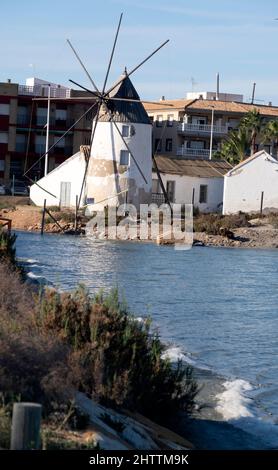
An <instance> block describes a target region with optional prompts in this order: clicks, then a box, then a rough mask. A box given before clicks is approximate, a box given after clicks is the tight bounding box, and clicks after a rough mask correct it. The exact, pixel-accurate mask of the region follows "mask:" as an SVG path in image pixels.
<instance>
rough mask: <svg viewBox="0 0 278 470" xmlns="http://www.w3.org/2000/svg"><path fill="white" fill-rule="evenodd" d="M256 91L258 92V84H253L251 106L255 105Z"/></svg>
mask: <svg viewBox="0 0 278 470" xmlns="http://www.w3.org/2000/svg"><path fill="white" fill-rule="evenodd" d="M255 91H256V83H253V91H252V99H251V104H254V100H255Z"/></svg>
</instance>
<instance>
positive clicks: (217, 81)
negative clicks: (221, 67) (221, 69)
mask: <svg viewBox="0 0 278 470" xmlns="http://www.w3.org/2000/svg"><path fill="white" fill-rule="evenodd" d="M216 99H217V101H218V100H219V73H217V74H216Z"/></svg>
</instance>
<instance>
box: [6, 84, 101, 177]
mask: <svg viewBox="0 0 278 470" xmlns="http://www.w3.org/2000/svg"><path fill="white" fill-rule="evenodd" d="M48 88H49V82H47V81H45V80H40V79H38V78H30V79H27V80H26V85H18V84H17V83H11V81H10V80H9V81H7V83H0V183H5V184H7V185H9V184H10V182H11V179H12V177H13V175H14V176H15V178H16V179H18V180H22V179H23V174H24V172H25V171H26V170H27V169H28V168H30V167H31V166H32V165H34V167H33V169H32V171H31V172H30V173H28V176H30V177H31V178H32V179H33V180H34V179H39V178H40V177H41V176H42V175H43V170H44V159H42V160H41V161H38V160H39V158H40V156H41V155H42V154H43V153H44V152H45V140H46V129H45V125H46V119H47V101H33V98H35V97H47V96H48ZM50 95H51V107H50V138H49V145H50V146H51V145H52V144H53V143H54V142H56V141H57V140H58V138H59V137H60V136H61V135H62V134H63V133H64V132H65V131H66V130H67V129H68V128H69V127H70V125H72V124H73V122H75V121H76V119H77V118H78V117H80V116H81V115H82V114H83V113H84V112H85V111H86V110H87V109H88V108H89V107H90V106H91V105H92V101H88V102H86V101H85V102H84V100H80V101H79V100H77V99H75V100H74V101H70V100H69V98H73V97H74V98H76V97H80V98H84V97H86V96H88V95H89V94H88V93H87V92H83V91H78V90H72V89H70V88H66V87H63V86H61V85H58V84H55V83H50ZM92 118H93V116H92V113H89V114H88V115H87V116H86V117H85V118H84V119H82V120H81V121H80V122H79V123H78V124H77V125H76V126H75V127H74V129H73V130H72V131H71V132H70V133H69V134H68V135H67V136H66V137H65V138H64V139H62V140H61V141H60V142H59V144H58V145H57V146H56V148H54V149H53V150H52V151H51V152H50V154H49V170H50V171H51V170H52V169H53V168H55V167H56V166H58V165H60V164H61V163H62V162H63V161H65V160H66V159H67V158H68V157H70V156H71V155H72V154H73V153H76V152H78V150H79V148H80V145H86V144H89V142H90V134H91V126H92Z"/></svg>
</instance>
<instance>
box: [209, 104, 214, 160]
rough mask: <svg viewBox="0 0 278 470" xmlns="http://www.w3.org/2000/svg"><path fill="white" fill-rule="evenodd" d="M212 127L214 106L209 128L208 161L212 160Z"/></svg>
mask: <svg viewBox="0 0 278 470" xmlns="http://www.w3.org/2000/svg"><path fill="white" fill-rule="evenodd" d="M213 125H214V106H213V107H212V110H211V127H210V146H209V159H210V160H211V159H212V141H213Z"/></svg>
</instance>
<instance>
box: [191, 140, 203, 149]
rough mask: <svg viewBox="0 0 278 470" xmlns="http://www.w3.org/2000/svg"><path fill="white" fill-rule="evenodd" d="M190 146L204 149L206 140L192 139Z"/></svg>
mask: <svg viewBox="0 0 278 470" xmlns="http://www.w3.org/2000/svg"><path fill="white" fill-rule="evenodd" d="M190 148H191V149H198V150H200V149H204V148H205V142H203V141H202V140H191V142H190Z"/></svg>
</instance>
